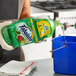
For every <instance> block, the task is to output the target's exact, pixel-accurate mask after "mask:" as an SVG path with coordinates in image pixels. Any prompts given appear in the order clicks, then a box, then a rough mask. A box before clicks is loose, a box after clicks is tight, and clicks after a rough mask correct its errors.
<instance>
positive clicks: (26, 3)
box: [20, 0, 30, 19]
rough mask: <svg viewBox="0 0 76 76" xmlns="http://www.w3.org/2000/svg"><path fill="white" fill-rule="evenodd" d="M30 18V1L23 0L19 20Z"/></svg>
mask: <svg viewBox="0 0 76 76" xmlns="http://www.w3.org/2000/svg"><path fill="white" fill-rule="evenodd" d="M27 17H30V0H24V5H23V9H22V12H21V15H20V19H24V18H27Z"/></svg>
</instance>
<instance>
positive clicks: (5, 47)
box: [0, 21, 13, 50]
mask: <svg viewBox="0 0 76 76" xmlns="http://www.w3.org/2000/svg"><path fill="white" fill-rule="evenodd" d="M11 23H12V21H5V22H2V23H0V44H1V46H2V48H3V49H5V50H13V47H12V46H10V45H8V44H7V43H6V42H5V40H4V39H3V36H2V33H1V29H2V28H3V27H4V26H7V25H9V24H11Z"/></svg>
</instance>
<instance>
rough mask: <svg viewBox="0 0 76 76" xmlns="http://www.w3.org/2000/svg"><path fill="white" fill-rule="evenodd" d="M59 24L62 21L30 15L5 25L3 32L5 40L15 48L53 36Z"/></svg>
mask: <svg viewBox="0 0 76 76" xmlns="http://www.w3.org/2000/svg"><path fill="white" fill-rule="evenodd" d="M58 25H61V23H59V22H57V21H53V20H52V19H50V18H48V19H45V18H44V19H43V18H32V17H30V18H27V19H23V20H19V21H17V22H15V23H13V24H10V25H8V26H5V27H3V28H2V30H1V32H2V36H3V38H4V40H5V42H6V43H7V44H8V45H10V46H13V48H17V47H20V46H23V45H27V44H30V43H35V42H39V41H40V40H42V39H44V38H47V37H51V36H52V35H53V32H54V30H55V27H56V26H58Z"/></svg>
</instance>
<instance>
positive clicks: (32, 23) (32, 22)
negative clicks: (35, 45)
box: [30, 19, 38, 42]
mask: <svg viewBox="0 0 76 76" xmlns="http://www.w3.org/2000/svg"><path fill="white" fill-rule="evenodd" d="M30 22H31V24H32V28H33V31H34V35H35V39H36V42H38V38H37V35H36V31H35V28H34V24H33V20H32V19H30Z"/></svg>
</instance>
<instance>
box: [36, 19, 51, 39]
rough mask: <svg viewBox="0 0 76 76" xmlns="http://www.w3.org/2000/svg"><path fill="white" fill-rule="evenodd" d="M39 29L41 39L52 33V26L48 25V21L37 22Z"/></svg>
mask: <svg viewBox="0 0 76 76" xmlns="http://www.w3.org/2000/svg"><path fill="white" fill-rule="evenodd" d="M37 28H38V32H39V36H40V38H41V37H43V36H45V35H48V34H49V33H50V30H51V29H50V24H49V23H48V21H45V20H44V21H40V22H37Z"/></svg>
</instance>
